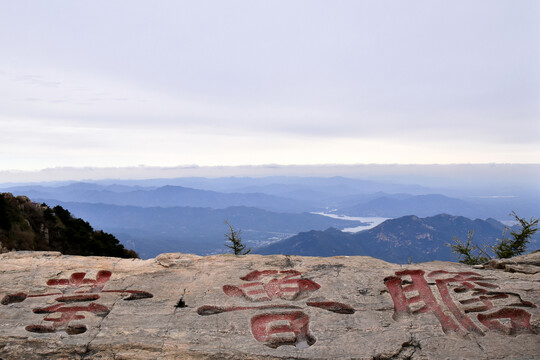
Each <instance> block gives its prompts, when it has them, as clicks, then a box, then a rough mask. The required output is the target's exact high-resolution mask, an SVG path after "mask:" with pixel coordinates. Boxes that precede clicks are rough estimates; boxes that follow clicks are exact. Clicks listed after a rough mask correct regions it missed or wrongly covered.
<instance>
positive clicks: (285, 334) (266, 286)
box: [197, 270, 355, 349]
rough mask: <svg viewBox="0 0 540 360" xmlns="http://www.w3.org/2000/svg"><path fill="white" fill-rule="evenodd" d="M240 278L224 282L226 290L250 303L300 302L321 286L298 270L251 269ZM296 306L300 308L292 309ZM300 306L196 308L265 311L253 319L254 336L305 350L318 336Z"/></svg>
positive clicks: (346, 310) (320, 304)
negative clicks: (238, 283)
mask: <svg viewBox="0 0 540 360" xmlns="http://www.w3.org/2000/svg"><path fill="white" fill-rule="evenodd" d="M240 279H241V280H243V281H244V283H243V284H241V285H225V286H223V292H224V293H225V294H226V295H227V296H230V297H235V298H240V299H243V300H247V301H249V302H250V303H251V304H252V303H254V302H271V301H273V300H281V301H298V300H300V299H302V298H305V297H308V296H309V295H310V294H311V293H313V292H315V291H317V290H318V289H320V287H321V286H320V285H319V284H317V283H316V282H314V281H312V280H309V279H304V278H303V277H302V274H301V273H300V272H298V271H296V270H282V271H278V270H263V271H252V272H250V273H249V274H247V275H246V276H243V277H241V278H240ZM306 305H308V306H310V307H315V308H319V309H324V310H328V311H332V312H335V313H338V314H353V313H354V312H355V311H354V309H353V308H352V307H351V306H349V305H346V304H342V303H338V302H333V301H308V302H307V303H306ZM294 309H298V311H290V310H294ZM301 309H302V308H301V307H300V306H298V305H293V304H290V303H281V304H268V305H257V306H255V305H247V306H224V307H222V306H211V305H204V306H201V307H199V308H198V309H197V313H198V314H199V315H203V316H206V315H215V314H220V313H224V312H230V311H243V310H264V311H265V312H264V313H262V314H258V315H255V316H253V317H252V318H251V332H252V334H253V337H254V338H255V339H256V340H257V341H260V342H261V343H264V344H265V345H267V346H269V347H272V348H277V347H279V346H282V345H293V346H296V347H297V348H300V349H302V348H307V347H309V346H311V345H313V344H314V343H315V341H316V339H315V337H314V336H313V335H311V333H310V331H309V316H308V315H307V314H306V313H304V312H302V311H299V310H301ZM284 310H289V311H284Z"/></svg>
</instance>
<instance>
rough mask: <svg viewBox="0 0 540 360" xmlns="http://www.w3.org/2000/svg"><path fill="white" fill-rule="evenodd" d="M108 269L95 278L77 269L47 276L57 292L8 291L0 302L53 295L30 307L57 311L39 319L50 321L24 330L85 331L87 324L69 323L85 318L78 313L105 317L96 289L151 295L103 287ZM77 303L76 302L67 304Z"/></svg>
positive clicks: (141, 296)
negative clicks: (51, 302)
mask: <svg viewBox="0 0 540 360" xmlns="http://www.w3.org/2000/svg"><path fill="white" fill-rule="evenodd" d="M111 276H112V273H111V272H110V271H106V270H101V271H99V272H98V273H97V275H96V278H95V279H88V278H86V273H83V272H77V273H73V274H71V276H70V277H69V279H50V280H48V281H47V285H48V286H51V287H57V288H59V290H58V291H59V292H54V293H46V294H25V293H16V294H8V295H6V296H4V298H3V299H2V300H1V303H2V304H3V305H9V304H13V303H20V302H23V301H24V300H26V299H27V298H33V297H46V296H57V297H56V298H55V299H54V300H55V301H56V302H58V304H55V305H51V306H47V307H41V308H39V307H38V308H34V309H33V310H32V311H33V312H34V313H36V314H59V315H55V316H47V317H46V318H44V319H43V321H47V322H50V325H28V326H26V328H25V329H26V330H27V331H30V332H36V333H54V332H58V331H65V332H66V333H68V334H69V335H77V334H82V333H84V332H86V330H87V327H86V325H84V324H79V323H73V322H74V321H77V320H83V319H85V315H83V314H82V313H84V312H86V313H91V314H94V315H96V316H99V317H105V316H107V315H108V314H109V312H110V309H109V308H108V307H107V306H105V305H101V304H98V303H95V302H94V301H96V300H98V299H100V298H101V295H100V293H119V294H122V295H127V296H126V297H125V298H124V300H137V299H145V298H151V297H152V296H153V295H152V294H150V293H148V292H146V291H139V290H103V288H104V287H105V285H106V283H107V282H108V281H109V279H110V278H111ZM69 304H77V305H69Z"/></svg>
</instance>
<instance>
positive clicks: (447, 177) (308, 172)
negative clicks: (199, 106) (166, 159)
mask: <svg viewBox="0 0 540 360" xmlns="http://www.w3.org/2000/svg"><path fill="white" fill-rule="evenodd" d="M336 176H341V177H348V178H354V179H363V180H368V181H369V180H371V181H382V182H388V183H401V184H421V185H426V186H434V187H437V186H439V187H460V186H461V187H462V186H469V187H478V186H487V187H493V188H497V187H508V186H512V187H515V188H516V189H519V188H520V187H527V188H530V189H536V190H537V191H538V193H539V194H540V185H539V184H540V163H538V164H494V163H491V164H429V165H426V164H355V165H350V164H326V165H279V164H270V165H246V166H197V165H189V166H176V167H152V166H137V167H110V168H105V167H101V168H99V167H95V168H94V167H58V168H50V169H43V170H39V171H9V170H0V185H3V186H4V187H5V186H6V184H7V185H9V184H23V183H39V182H71V181H90V182H92V181H107V180H109V181H110V182H111V183H115V182H118V180H120V181H121V180H124V181H129V180H133V181H136V180H147V179H164V183H167V181H166V180H167V179H175V178H197V177H200V178H226V177H252V178H260V177H336Z"/></svg>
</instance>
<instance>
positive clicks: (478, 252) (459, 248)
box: [449, 230, 491, 265]
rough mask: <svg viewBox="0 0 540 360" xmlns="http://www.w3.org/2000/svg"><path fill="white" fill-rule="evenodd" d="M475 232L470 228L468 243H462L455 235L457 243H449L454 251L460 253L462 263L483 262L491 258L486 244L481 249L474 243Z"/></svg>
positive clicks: (474, 263) (459, 259)
mask: <svg viewBox="0 0 540 360" xmlns="http://www.w3.org/2000/svg"><path fill="white" fill-rule="evenodd" d="M473 234H474V230H470V231H469V233H468V234H467V243H462V242H461V241H459V239H458V238H457V237H456V236H454V238H453V240H454V242H455V243H456V244H455V245H454V244H449V245H450V247H451V248H452V252H453V253H456V254H457V255H458V261H459V262H460V263H462V264H467V265H477V264H483V263H485V262H487V261H489V260H490V259H491V257H490V256H489V255H488V254H487V253H486V246H484V249H481V248H480V247H478V245H474V244H473V242H472V241H473ZM462 257H463V259H462Z"/></svg>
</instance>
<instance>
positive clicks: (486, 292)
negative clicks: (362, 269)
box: [384, 270, 536, 335]
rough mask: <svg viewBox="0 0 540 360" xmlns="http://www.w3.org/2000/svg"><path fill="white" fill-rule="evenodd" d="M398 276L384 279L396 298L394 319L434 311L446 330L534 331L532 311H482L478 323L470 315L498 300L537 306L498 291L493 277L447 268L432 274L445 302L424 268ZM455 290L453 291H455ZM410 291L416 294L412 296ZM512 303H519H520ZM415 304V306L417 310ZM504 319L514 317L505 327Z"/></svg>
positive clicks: (400, 272) (432, 312)
mask: <svg viewBox="0 0 540 360" xmlns="http://www.w3.org/2000/svg"><path fill="white" fill-rule="evenodd" d="M395 275H396V276H389V277H387V278H385V279H384V283H385V284H386V287H387V288H388V291H389V293H390V295H391V296H392V300H393V301H394V310H395V313H394V318H398V317H400V316H403V315H405V314H417V313H431V314H433V315H435V317H436V318H437V319H438V320H439V322H440V324H441V327H442V329H443V331H444V332H445V333H447V332H449V331H462V330H466V331H469V332H473V333H476V334H479V335H483V334H484V332H483V330H482V329H481V328H480V324H483V325H484V326H485V327H486V328H488V329H490V330H496V331H502V332H504V333H508V334H515V333H516V332H523V331H526V332H534V329H533V328H532V327H531V325H530V322H529V319H530V314H529V313H528V312H527V311H525V310H523V309H514V308H510V307H505V308H502V309H499V310H497V311H495V312H492V313H488V314H478V315H477V319H478V321H479V323H478V324H477V323H475V322H474V321H473V320H472V319H471V318H470V317H469V316H467V314H469V313H474V312H485V311H490V310H492V309H494V308H495V307H496V306H495V304H494V302H495V301H499V300H502V299H509V298H511V297H517V298H518V300H519V306H522V307H536V305H534V304H532V303H531V302H528V301H523V300H522V299H521V297H520V296H519V295H518V294H513V293H508V292H501V291H495V289H497V288H498V287H499V286H497V285H495V284H492V283H491V282H490V279H485V278H483V277H482V276H481V275H479V274H477V273H474V272H447V271H433V272H431V273H429V275H428V278H430V279H433V280H435V285H436V288H437V290H438V291H439V295H440V297H441V300H442V304H439V303H438V302H437V299H436V297H435V295H434V294H433V292H432V289H431V287H430V285H429V284H428V282H427V280H426V279H425V277H424V271H422V270H405V271H398V272H396V273H395ZM408 278H410V280H408ZM452 289H453V291H451V290H452ZM409 294H413V295H411V296H408V295H409ZM454 297H456V298H457V300H455V299H454ZM441 305H443V306H445V308H446V309H448V310H449V312H450V314H451V316H450V315H447V314H446V313H445V311H444V310H443V307H442V306H441ZM502 305H505V304H502ZM511 305H514V306H515V305H516V303H513V304H511ZM498 306H501V305H498ZM413 307H415V309H414V310H413ZM503 318H506V319H509V320H510V326H505V325H503V324H502V323H501V322H499V321H497V320H496V319H503Z"/></svg>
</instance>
